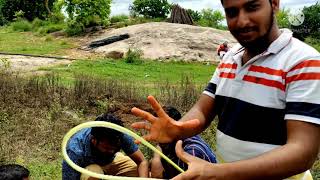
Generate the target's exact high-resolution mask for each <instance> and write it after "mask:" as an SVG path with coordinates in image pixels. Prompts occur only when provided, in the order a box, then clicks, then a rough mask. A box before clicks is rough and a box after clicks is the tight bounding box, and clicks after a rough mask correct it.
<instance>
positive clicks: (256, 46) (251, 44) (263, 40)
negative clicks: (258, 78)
mask: <svg viewBox="0 0 320 180" xmlns="http://www.w3.org/2000/svg"><path fill="white" fill-rule="evenodd" d="M273 24H274V12H273V11H272V13H271V17H270V22H269V26H268V29H267V32H266V33H265V34H264V35H262V36H260V37H258V38H256V39H254V40H253V41H247V42H246V41H239V40H238V42H239V43H240V44H241V45H242V46H243V47H245V48H246V49H248V50H251V51H258V52H259V51H261V50H266V49H267V48H268V47H269V45H270V44H269V43H270V42H269V41H270V40H269V36H270V33H271V30H272V26H273ZM248 29H249V28H243V29H237V30H235V31H234V32H232V34H233V35H234V34H238V33H239V32H241V31H247V30H248ZM234 37H236V36H235V35H234Z"/></svg>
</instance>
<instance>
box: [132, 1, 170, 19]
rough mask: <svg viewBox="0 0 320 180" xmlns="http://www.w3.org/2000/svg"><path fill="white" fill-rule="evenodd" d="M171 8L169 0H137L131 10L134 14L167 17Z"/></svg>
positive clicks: (147, 16) (148, 16)
mask: <svg viewBox="0 0 320 180" xmlns="http://www.w3.org/2000/svg"><path fill="white" fill-rule="evenodd" d="M170 9H171V5H170V4H169V3H168V1H167V0H135V1H133V5H130V7H129V10H130V13H131V14H132V15H142V16H144V17H146V18H166V17H167V15H168V14H169V12H170Z"/></svg>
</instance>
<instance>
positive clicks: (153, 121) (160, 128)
mask: <svg viewBox="0 0 320 180" xmlns="http://www.w3.org/2000/svg"><path fill="white" fill-rule="evenodd" d="M148 102H149V103H150V104H151V106H152V108H153V110H154V111H155V112H156V113H157V115H158V117H155V116H153V115H152V114H151V113H149V112H146V111H143V110H141V109H138V108H132V110H131V112H132V114H134V115H135V116H138V117H141V118H142V119H145V120H147V122H146V121H142V122H136V123H133V124H132V127H133V128H135V129H145V130H147V131H149V134H146V135H145V136H143V138H144V139H145V140H147V141H156V142H159V143H169V142H172V141H174V140H178V139H179V137H180V135H181V134H183V131H184V130H187V129H192V128H193V127H195V126H197V125H198V124H199V122H198V121H197V120H191V121H186V122H179V121H175V120H173V119H172V118H170V117H169V116H168V115H167V114H166V112H165V111H164V110H163V109H162V107H161V105H160V104H159V103H158V102H157V100H156V99H155V98H154V97H153V96H148Z"/></svg>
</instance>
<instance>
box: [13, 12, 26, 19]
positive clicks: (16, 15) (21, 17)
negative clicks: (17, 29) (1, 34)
mask: <svg viewBox="0 0 320 180" xmlns="http://www.w3.org/2000/svg"><path fill="white" fill-rule="evenodd" d="M14 17H15V18H14V19H13V20H15V21H19V20H22V19H23V18H24V12H23V11H22V10H20V11H17V12H15V13H14Z"/></svg>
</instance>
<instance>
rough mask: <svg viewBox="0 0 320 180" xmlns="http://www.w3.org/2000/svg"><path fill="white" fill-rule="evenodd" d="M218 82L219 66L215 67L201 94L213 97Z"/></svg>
mask: <svg viewBox="0 0 320 180" xmlns="http://www.w3.org/2000/svg"><path fill="white" fill-rule="evenodd" d="M218 83H219V68H218V67H217V68H216V70H215V72H214V74H213V76H212V78H211V80H210V81H209V83H208V85H207V87H206V88H205V90H204V91H203V94H206V95H208V96H210V97H212V98H215V94H216V89H217V85H218Z"/></svg>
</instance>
